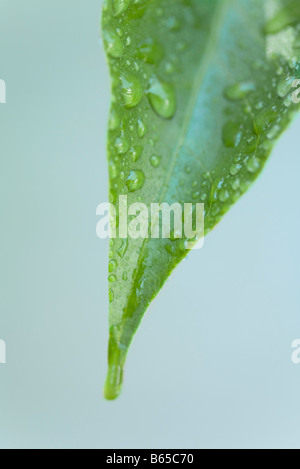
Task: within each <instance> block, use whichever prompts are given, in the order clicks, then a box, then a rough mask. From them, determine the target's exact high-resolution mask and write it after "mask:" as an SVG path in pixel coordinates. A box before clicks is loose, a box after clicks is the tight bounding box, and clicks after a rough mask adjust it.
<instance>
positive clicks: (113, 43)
mask: <svg viewBox="0 0 300 469" xmlns="http://www.w3.org/2000/svg"><path fill="white" fill-rule="evenodd" d="M103 40H104V45H105V48H106V51H107V53H108V54H109V55H110V56H111V57H113V58H115V59H119V58H121V57H122V56H123V54H124V49H123V44H122V41H121V39H120V37H119V36H118V34H117V33H116V32H114V31H112V30H111V29H105V30H104V32H103Z"/></svg>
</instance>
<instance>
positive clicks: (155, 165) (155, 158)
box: [150, 155, 161, 168]
mask: <svg viewBox="0 0 300 469" xmlns="http://www.w3.org/2000/svg"><path fill="white" fill-rule="evenodd" d="M160 160H161V158H160V157H159V156H157V155H153V156H151V158H150V163H151V165H152V166H153V168H158V166H159V165H160Z"/></svg>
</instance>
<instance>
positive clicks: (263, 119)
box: [254, 106, 277, 135]
mask: <svg viewBox="0 0 300 469" xmlns="http://www.w3.org/2000/svg"><path fill="white" fill-rule="evenodd" d="M276 119H277V112H276V108H275V106H273V107H272V108H270V109H263V110H262V111H261V112H260V113H259V114H258V115H257V116H256V117H255V119H254V130H255V132H256V133H257V135H260V134H261V133H262V132H263V131H264V130H266V129H268V128H269V127H270V126H271V124H272V123H273V122H274V121H275V120H276Z"/></svg>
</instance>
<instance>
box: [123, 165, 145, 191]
mask: <svg viewBox="0 0 300 469" xmlns="http://www.w3.org/2000/svg"><path fill="white" fill-rule="evenodd" d="M144 182H145V174H144V172H143V171H142V170H141V169H136V170H133V171H130V173H129V176H128V178H127V180H126V186H127V187H128V190H129V192H134V191H137V190H138V189H141V188H142V187H143V185H144Z"/></svg>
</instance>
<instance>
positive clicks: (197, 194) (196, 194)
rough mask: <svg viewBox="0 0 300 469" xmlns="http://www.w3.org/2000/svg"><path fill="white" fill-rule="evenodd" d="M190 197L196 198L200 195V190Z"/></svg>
mask: <svg viewBox="0 0 300 469" xmlns="http://www.w3.org/2000/svg"><path fill="white" fill-rule="evenodd" d="M192 197H193V199H194V200H196V199H198V198H199V197H200V192H199V191H196V192H194V193H193V195H192Z"/></svg>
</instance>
